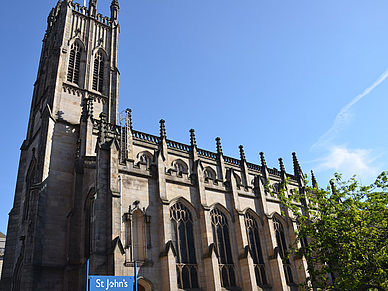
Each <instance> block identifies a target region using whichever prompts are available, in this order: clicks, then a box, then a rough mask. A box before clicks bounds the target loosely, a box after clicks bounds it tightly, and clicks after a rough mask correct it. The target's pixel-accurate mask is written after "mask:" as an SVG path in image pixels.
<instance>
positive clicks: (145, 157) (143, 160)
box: [138, 152, 152, 169]
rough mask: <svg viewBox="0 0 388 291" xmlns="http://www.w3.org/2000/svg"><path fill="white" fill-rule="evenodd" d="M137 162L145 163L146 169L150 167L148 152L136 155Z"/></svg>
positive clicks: (150, 160)
mask: <svg viewBox="0 0 388 291" xmlns="http://www.w3.org/2000/svg"><path fill="white" fill-rule="evenodd" d="M138 159H139V162H141V163H145V164H146V165H147V169H149V168H150V167H151V163H152V155H151V154H150V153H148V152H141V153H139V155H138Z"/></svg>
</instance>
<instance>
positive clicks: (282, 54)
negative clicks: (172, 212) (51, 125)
mask: <svg viewBox="0 0 388 291" xmlns="http://www.w3.org/2000/svg"><path fill="white" fill-rule="evenodd" d="M82 2H83V1H82ZM110 2H111V1H110V0H98V10H99V12H101V13H102V14H104V15H110V12H109V5H110ZM55 5H56V1H55V0H39V1H27V0H20V1H3V3H2V8H3V10H2V11H3V15H2V24H1V25H2V33H3V35H2V39H3V41H2V45H1V46H0V50H1V54H0V55H1V56H2V65H1V67H2V70H1V71H0V74H1V78H0V82H1V88H2V96H3V97H2V102H3V105H2V106H1V107H0V127H1V128H0V129H1V133H2V142H1V145H0V146H1V152H2V153H3V155H4V156H3V159H2V167H1V169H0V171H1V173H0V189H1V202H2V203H1V205H0V231H2V232H3V233H5V232H6V227H7V218H8V213H9V211H10V209H11V208H12V203H13V195H14V191H15V183H16V175H17V168H18V162H19V154H20V151H19V148H20V146H21V144H22V142H23V140H24V138H25V136H26V128H27V122H28V114H29V109H30V102H31V96H32V90H33V84H34V82H35V79H36V73H37V68H38V62H39V56H40V49H41V43H42V42H41V40H42V39H43V36H44V31H45V29H46V19H47V15H48V13H49V12H50V10H51V8H52V7H53V6H55ZM120 7H121V9H120V14H119V19H120V25H121V33H120V48H119V69H120V72H121V76H120V110H124V109H125V108H127V107H128V108H131V109H132V110H133V126H134V128H135V129H136V130H140V131H144V132H148V133H151V134H155V135H157V134H158V133H159V123H158V121H159V120H160V119H161V118H163V119H165V120H166V129H167V137H168V138H169V139H173V140H177V141H180V142H183V143H189V129H190V128H194V129H195V130H196V136H197V144H198V146H199V147H200V148H203V149H207V150H211V151H214V150H215V141H214V139H215V138H216V137H217V136H219V137H221V142H222V146H223V150H224V154H225V155H228V156H232V157H236V158H237V157H239V151H238V146H239V145H240V144H242V145H243V146H244V149H245V153H246V157H247V160H248V161H250V162H252V163H260V159H259V155H258V153H259V152H261V151H263V152H264V153H265V157H266V161H267V164H268V166H269V167H278V158H279V157H282V158H283V159H284V162H285V166H286V170H287V171H288V172H292V171H293V169H292V157H291V153H292V152H294V151H295V152H296V153H297V156H298V158H299V161H300V163H301V166H302V169H303V170H304V171H305V172H307V173H309V172H310V170H311V169H313V170H314V171H315V174H316V176H317V179H318V182H319V184H320V186H326V185H327V181H328V180H329V179H330V178H331V177H332V175H333V173H334V172H336V171H337V172H340V173H343V174H344V176H345V177H346V178H348V177H350V176H351V175H353V174H357V177H358V178H359V179H360V181H361V182H362V183H363V184H369V183H371V182H372V181H373V178H374V177H375V176H376V175H377V174H378V173H380V172H381V171H383V170H386V169H387V168H388V167H387V148H386V146H384V145H386V144H387V135H386V123H387V121H388V117H387V114H386V109H387V108H388V106H387V105H388V98H387V94H388V80H386V79H385V78H386V77H387V75H388V73H387V71H386V70H387V68H388V17H387V11H388V1H358V0H351V1H350V0H341V1H338V0H336V1H331V0H326V1H310V0H306V1H302V0H301V1H263V0H245V1H236V0H222V1H221V0H211V1H209V0H206V1H205V0H196V1H189V0H131V1H129V0H125V1H124V0H121V1H120Z"/></svg>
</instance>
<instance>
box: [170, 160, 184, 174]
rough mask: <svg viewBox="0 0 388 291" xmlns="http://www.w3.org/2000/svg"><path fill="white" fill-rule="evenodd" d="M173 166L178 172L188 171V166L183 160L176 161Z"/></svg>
mask: <svg viewBox="0 0 388 291" xmlns="http://www.w3.org/2000/svg"><path fill="white" fill-rule="evenodd" d="M173 167H174V169H175V170H176V171H177V172H178V173H180V172H184V173H187V166H186V164H185V163H184V162H183V161H180V160H176V161H174V162H173Z"/></svg>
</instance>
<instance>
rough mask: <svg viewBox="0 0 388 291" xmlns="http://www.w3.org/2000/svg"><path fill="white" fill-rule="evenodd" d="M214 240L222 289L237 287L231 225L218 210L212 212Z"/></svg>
mask: <svg viewBox="0 0 388 291" xmlns="http://www.w3.org/2000/svg"><path fill="white" fill-rule="evenodd" d="M210 216H211V219H212V229H213V239H214V242H215V245H216V247H217V250H218V254H219V257H218V266H219V269H220V276H221V285H222V287H232V286H236V277H235V270H234V264H233V258H232V249H231V245H230V237H229V225H228V220H227V218H226V215H225V214H224V213H223V212H221V211H220V210H219V209H218V208H214V209H213V210H212V211H210Z"/></svg>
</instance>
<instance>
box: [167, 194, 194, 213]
mask: <svg viewBox="0 0 388 291" xmlns="http://www.w3.org/2000/svg"><path fill="white" fill-rule="evenodd" d="M177 202H181V203H183V204H184V205H185V206H186V207H187V208H188V209H189V210H190V211H191V212H192V213H193V214H194V215H195V216H196V217H197V218H199V213H198V211H197V209H196V208H195V206H194V205H193V203H191V202H190V201H189V200H187V199H186V198H185V197H183V196H178V197H175V198H174V199H172V200H171V201H170V207H171V206H172V205H173V204H175V203H177Z"/></svg>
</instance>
